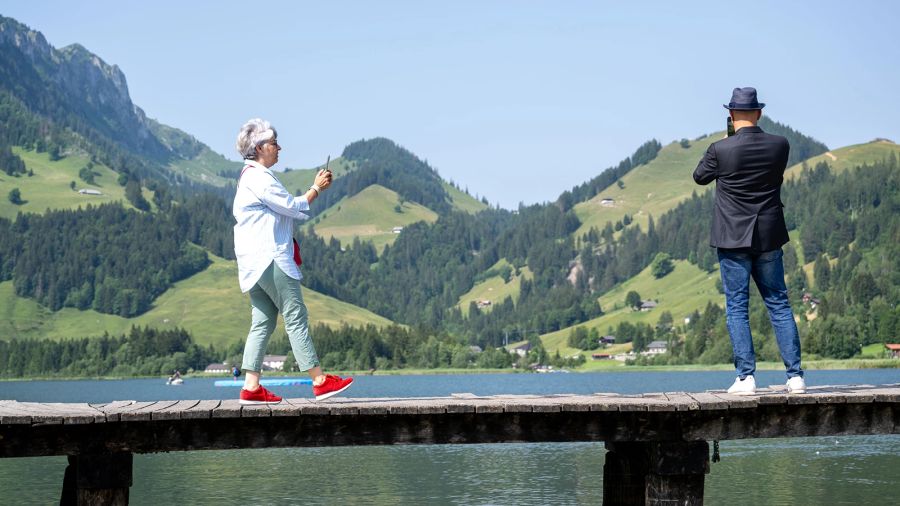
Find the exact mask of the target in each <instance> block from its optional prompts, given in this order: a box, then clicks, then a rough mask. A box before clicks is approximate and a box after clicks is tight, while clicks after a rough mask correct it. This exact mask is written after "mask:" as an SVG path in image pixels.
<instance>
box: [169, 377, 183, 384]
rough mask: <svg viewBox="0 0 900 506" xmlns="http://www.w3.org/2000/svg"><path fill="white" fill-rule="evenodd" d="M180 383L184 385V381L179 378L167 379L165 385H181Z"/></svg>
mask: <svg viewBox="0 0 900 506" xmlns="http://www.w3.org/2000/svg"><path fill="white" fill-rule="evenodd" d="M182 383H184V380H183V379H181V378H175V379H172V378H169V379H167V380H166V385H181V384H182Z"/></svg>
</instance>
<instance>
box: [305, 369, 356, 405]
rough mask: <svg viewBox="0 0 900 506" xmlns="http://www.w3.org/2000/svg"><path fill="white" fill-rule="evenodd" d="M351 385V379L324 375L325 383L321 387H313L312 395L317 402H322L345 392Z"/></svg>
mask: <svg viewBox="0 0 900 506" xmlns="http://www.w3.org/2000/svg"><path fill="white" fill-rule="evenodd" d="M351 383H353V378H341V377H340V376H335V375H334V374H326V375H325V381H323V382H322V384H321V385H319V386H315V385H313V395H315V396H316V400H317V401H324V400H325V399H327V398H329V397H332V396H335V395H337V394H339V393H341V392H343V391H344V390H347V389H348V388H350V384H351Z"/></svg>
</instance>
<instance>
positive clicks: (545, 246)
mask: <svg viewBox="0 0 900 506" xmlns="http://www.w3.org/2000/svg"><path fill="white" fill-rule="evenodd" d="M0 63H2V64H3V65H2V66H0V120H2V121H0V169H2V173H0V194H6V195H8V198H7V200H6V201H4V202H2V203H0V300H2V311H0V316H2V318H3V320H2V321H0V333H5V334H6V335H7V336H9V337H17V338H21V339H28V340H30V339H31V338H40V337H51V338H63V337H80V336H97V335H101V334H103V333H104V332H110V333H113V334H115V333H120V332H123V331H124V329H125V328H126V327H130V326H131V325H135V324H137V325H142V326H146V327H150V328H160V329H163V330H164V331H165V332H174V331H175V330H174V329H172V327H173V326H176V325H177V326H180V327H184V328H187V329H189V330H190V331H191V333H192V334H193V335H194V338H195V340H196V341H197V342H200V343H209V344H213V345H215V346H217V347H220V348H217V349H218V350H219V351H221V350H222V348H221V346H228V343H234V342H239V341H240V338H241V334H243V333H244V332H245V329H243V325H245V324H246V313H245V311H246V301H245V299H244V298H243V296H241V295H240V293H239V292H238V291H237V289H236V286H235V283H234V278H235V276H234V269H235V266H234V262H233V245H232V243H231V241H232V234H231V227H232V226H233V218H232V217H231V215H230V192H231V191H232V188H233V187H232V186H231V185H232V184H233V181H234V180H235V178H236V176H237V173H238V170H239V165H240V164H235V163H233V162H227V160H225V159H224V158H223V157H221V156H220V155H218V154H216V153H213V152H212V151H211V150H209V149H208V148H207V147H205V146H203V145H202V143H199V142H197V141H196V139H193V138H192V137H191V136H190V135H188V134H185V133H184V132H181V131H180V130H178V129H176V128H173V127H168V126H165V125H161V124H159V123H157V122H155V121H153V120H151V119H149V118H147V117H146V115H145V114H144V113H143V111H141V110H140V109H139V108H138V107H136V106H135V105H134V104H133V103H132V102H131V100H130V98H129V97H128V89H127V85H126V83H125V77H124V75H122V73H121V71H119V70H118V68H116V67H115V66H111V65H108V64H106V63H105V62H103V60H102V59H100V58H99V57H96V56H94V55H91V54H90V53H89V52H88V51H87V50H86V49H84V48H83V47H81V46H77V45H73V46H69V47H67V48H63V49H60V50H57V49H54V48H52V47H51V46H50V45H49V44H47V43H46V41H45V40H44V39H43V37H42V36H41V35H40V34H39V33H37V32H34V31H31V30H28V29H27V27H24V26H22V25H21V24H18V23H16V22H15V21H14V20H10V19H8V18H2V19H0ZM763 128H764V129H765V130H767V131H770V132H774V133H779V134H782V135H785V136H787V137H788V138H789V140H790V142H791V145H792V151H791V163H797V164H800V165H799V167H800V168H799V169H792V170H799V171H800V173H799V177H794V178H792V179H789V180H788V182H787V183H786V184H785V190H784V192H783V198H784V200H785V203H786V205H787V207H786V216H787V219H788V222H789V227H790V229H791V236H792V238H793V239H794V241H793V244H792V245H791V246H789V247H788V248H786V249H785V259H786V260H785V262H786V273H787V277H788V279H789V283H790V284H791V287H792V289H793V290H794V291H793V292H792V293H797V294H799V293H802V292H804V291H807V292H809V294H810V297H812V299H808V300H813V299H814V300H817V301H819V302H817V303H816V304H818V306H817V309H816V310H812V309H811V308H810V307H809V306H808V305H807V306H802V307H804V309H807V310H809V311H806V312H804V313H803V315H804V316H803V318H806V320H803V321H802V325H803V330H802V332H803V335H804V339H807V340H808V342H809V345H810V349H812V350H815V353H819V354H821V355H822V356H849V355H848V353H849V354H852V353H853V349H854V347H856V346H857V345H858V344H871V342H872V341H871V340H872V339H874V337H872V336H882V335H884V336H888V335H893V334H895V332H894V331H895V330H896V329H900V313H898V311H897V309H896V308H897V307H898V304H897V302H898V301H900V293H898V289H897V288H896V287H897V286H900V280H898V279H897V273H898V271H900V267H898V266H897V265H896V263H897V259H898V258H900V253H898V251H897V240H896V237H898V233H900V232H898V230H900V228H898V227H900V221H898V219H897V217H896V216H897V215H900V213H898V212H897V211H898V210H897V207H896V202H897V195H898V194H900V182H898V181H900V175H898V168H897V160H896V156H894V155H895V149H894V145H893V144H892V143H887V142H884V141H880V142H876V143H870V144H868V145H863V146H851V147H848V148H838V149H834V150H832V151H830V152H829V151H828V147H827V146H825V145H823V144H821V143H819V142H817V141H815V140H814V139H811V138H809V137H808V136H805V135H804V134H802V133H800V132H797V131H795V130H793V129H791V128H790V127H787V126H785V125H781V124H778V123H776V122H772V121H769V120H768V119H767V118H766V119H765V122H764V123H763ZM721 136H722V134H721V133H715V134H713V135H709V136H706V135H705V136H701V137H698V138H695V139H693V140H688V139H682V140H680V141H676V142H672V143H670V144H668V145H666V146H663V145H662V144H661V143H659V142H658V141H656V140H651V141H648V142H646V143H644V144H642V145H641V146H639V147H638V148H637V149H636V150H635V151H634V152H633V154H632V155H630V156H629V157H627V158H625V159H623V160H622V162H620V163H619V164H618V165H616V166H614V167H610V168H609V169H607V170H605V171H598V174H597V175H596V176H595V177H594V178H591V179H590V180H589V181H586V182H584V183H581V184H577V185H576V186H574V187H573V188H572V190H570V191H568V192H564V193H563V194H562V195H561V196H560V197H559V198H558V199H557V201H555V202H553V203H550V204H535V205H529V206H524V205H523V206H520V208H519V209H517V210H515V211H508V210H504V209H497V208H491V207H490V206H488V205H487V204H486V202H479V201H478V200H476V199H474V198H472V197H471V196H469V195H468V194H467V193H466V192H464V191H461V190H460V189H459V188H457V187H455V186H454V185H452V184H451V183H448V182H447V181H445V180H444V179H443V178H442V177H441V176H440V174H438V173H437V171H436V170H434V169H433V168H432V167H431V166H430V165H429V164H428V162H427V161H426V160H425V159H424V158H422V157H420V156H419V155H417V154H414V153H412V152H410V151H409V150H407V149H405V148H404V147H403V146H402V145H400V144H398V143H397V142H394V141H393V140H390V139H386V138H381V137H376V138H372V139H362V140H359V141H355V142H352V143H350V144H348V145H347V147H346V148H345V149H344V151H343V152H342V153H341V156H339V157H337V158H335V160H334V161H332V162H331V165H330V166H329V167H330V168H331V169H332V170H333V171H334V173H335V175H336V179H335V183H334V185H333V186H332V188H331V189H330V190H329V191H327V192H324V193H323V195H322V196H321V198H319V199H317V200H316V202H314V204H313V209H312V212H311V214H312V215H313V219H312V220H311V221H310V222H307V223H306V224H303V225H301V226H298V228H297V229H296V230H295V235H296V236H297V237H298V238H299V239H300V240H301V243H302V249H303V257H304V276H305V277H304V285H305V287H306V288H305V289H306V290H308V293H309V302H310V306H311V308H312V309H313V310H312V311H311V312H312V313H313V318H319V320H318V321H320V322H325V323H328V324H330V325H331V327H330V330H323V331H322V332H323V333H324V334H327V335H328V336H330V337H329V339H330V340H328V341H327V342H325V343H323V350H327V353H324V352H323V364H326V366H328V367H346V368H357V367H359V368H366V369H368V368H371V367H376V366H377V367H379V368H381V367H403V366H404V365H407V364H425V365H424V366H427V367H439V366H449V365H451V364H452V365H454V366H455V367H466V366H468V365H471V364H476V363H478V364H482V365H483V366H489V367H501V366H502V367H505V366H508V365H509V364H510V362H511V360H512V358H511V357H509V356H508V355H506V354H505V353H502V352H496V350H495V348H496V347H497V346H500V345H502V344H504V343H505V342H509V341H510V340H512V341H523V340H527V341H529V342H531V343H532V344H533V345H534V350H533V352H531V353H530V354H529V355H528V356H527V357H523V358H521V359H517V360H518V365H520V366H521V367H528V366H530V365H532V364H534V363H542V364H547V363H553V364H555V365H558V366H572V365H576V364H578V363H579V361H581V360H583V357H584V356H585V353H586V352H589V351H591V350H593V349H595V345H596V339H595V335H596V334H600V333H604V334H605V333H607V332H610V331H612V332H615V333H616V334H617V338H618V339H620V340H621V341H622V343H621V346H622V347H634V348H635V349H636V350H640V349H641V348H642V347H643V346H645V345H646V344H647V343H648V342H649V340H650V339H661V340H666V341H668V342H670V344H671V348H672V351H671V354H669V355H667V356H666V357H665V359H666V360H674V361H703V362H705V363H716V362H723V361H724V362H727V360H728V357H727V356H725V354H726V353H727V350H728V346H727V336H724V335H723V333H722V332H723V330H722V329H724V320H723V316H722V314H721V308H720V307H719V304H720V303H721V297H720V296H719V294H718V293H717V290H716V284H715V278H716V276H715V256H714V254H713V252H712V250H711V249H710V248H709V247H708V238H707V235H708V227H709V224H708V220H709V216H710V215H711V206H712V198H711V192H710V191H709V187H698V186H696V185H694V184H693V181H692V179H691V177H690V174H691V171H692V170H693V169H694V167H695V166H696V163H697V161H698V160H699V159H700V157H701V156H702V154H703V151H704V150H705V149H706V148H707V147H708V145H709V144H710V143H711V142H713V141H714V140H715V139H717V138H721ZM822 156H824V157H825V158H827V160H826V161H828V160H830V161H831V162H840V161H844V162H845V164H846V165H845V166H834V167H833V168H832V167H831V166H829V165H828V164H827V163H826V164H818V163H813V162H814V161H815V160H816V158H815V157H822ZM804 161H805V163H806V165H807V166H808V167H809V170H803V169H802V167H803V162H804ZM585 163H591V161H590V160H586V161H585ZM860 163H865V164H866V166H865V167H864V168H862V169H858V170H852V171H851V170H845V169H846V168H848V167H850V166H855V165H858V164H860ZM319 168H321V167H316V168H310V169H299V170H286V171H285V172H283V173H280V174H279V178H280V179H281V180H282V181H283V182H284V183H285V185H286V186H287V187H288V189H289V190H293V191H298V192H302V191H305V189H306V188H308V186H309V184H310V183H311V182H312V179H313V176H314V174H315V172H316V171H317V170H318V169H319ZM217 185H218V186H217ZM79 189H83V190H90V191H85V192H84V193H81V192H78V191H76V190H79ZM14 190H15V191H14ZM86 204H101V205H90V206H89V205H86ZM651 216H652V218H653V219H652V220H651ZM399 227H402V229H400V228H399ZM395 228H396V230H395ZM396 232H399V233H396ZM794 244H796V246H794ZM632 291H634V292H639V295H640V296H641V297H642V298H643V299H645V300H654V301H656V302H657V303H658V307H657V309H654V310H652V311H649V312H640V311H633V310H631V309H630V308H627V307H625V302H624V299H625V297H626V296H628V295H629V292H632ZM798 296H799V295H798ZM488 302H489V303H488ZM795 303H796V304H797V305H798V307H801V305H802V304H808V302H806V300H804V301H801V300H799V299H798V300H797V301H795ZM752 311H753V314H754V317H753V318H752V322H753V325H754V332H758V333H759V335H761V336H765V335H766V332H767V330H766V328H767V327H766V326H765V325H762V323H761V322H763V323H764V322H765V315H764V313H762V312H760V311H761V309H760V307H753V308H752ZM762 311H764V309H762ZM807 313H809V314H810V315H811V316H809V317H806V316H805V314H807ZM685 318H690V322H691V323H685V324H682V323H681V322H685V321H686V320H685ZM391 322H397V323H399V324H404V325H407V327H405V328H404V327H398V326H391V325H390V323H391ZM369 324H372V325H371V326H368V325H369ZM654 324H656V325H655V326H654ZM347 325H352V327H350V326H347ZM364 325H366V326H367V327H366V328H363V326H364ZM335 329H338V330H335ZM379 329H380V330H379ZM610 329H612V330H610ZM133 333H134V332H133ZM143 333H144V334H147V332H143ZM152 333H153V332H150V334H152ZM138 334H141V332H137V333H136V335H138ZM841 336H851V337H852V338H851V337H841ZM138 337H139V336H138ZM136 338H137V337H136ZM842 339H843V341H842ZM766 342H768V341H766ZM805 344H806V343H805ZM471 345H477V346H479V347H481V348H483V349H484V350H487V351H486V352H485V354H483V355H479V356H474V355H471V354H472V353H474V352H472V351H471V348H470V346H471ZM760 346H761V348H760V352H761V354H762V356H769V355H770V354H771V348H770V347H766V345H765V344H761V345H760ZM210 350H211V351H210V352H209V353H213V351H212V348H210ZM848 350H849V351H848ZM172 351H173V352H174V351H175V350H172ZM553 352H560V355H559V356H554V355H550V354H551V353H553ZM217 353H218V352H217ZM234 353H239V350H238V351H235V352H234ZM573 354H577V355H578V356H579V357H580V358H579V357H576V358H571V355H573ZM563 355H566V356H563ZM485 357H487V358H485ZM2 360H3V353H2V341H0V368H2V367H3V364H2ZM485 364H488V365H485ZM97 370H101V369H97ZM141 370H144V369H141ZM0 374H2V371H0Z"/></svg>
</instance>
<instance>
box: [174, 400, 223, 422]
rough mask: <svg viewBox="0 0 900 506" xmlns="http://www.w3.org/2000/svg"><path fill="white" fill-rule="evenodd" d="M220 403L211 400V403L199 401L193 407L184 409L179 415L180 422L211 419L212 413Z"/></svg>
mask: <svg viewBox="0 0 900 506" xmlns="http://www.w3.org/2000/svg"><path fill="white" fill-rule="evenodd" d="M221 403H222V401H218V400H212V401H200V402H198V403H197V404H196V405H195V406H193V407H191V408H188V409H185V410H184V411H182V413H181V419H182V420H196V419H205V418H212V412H213V410H214V409H216V408H218V407H219V404H221Z"/></svg>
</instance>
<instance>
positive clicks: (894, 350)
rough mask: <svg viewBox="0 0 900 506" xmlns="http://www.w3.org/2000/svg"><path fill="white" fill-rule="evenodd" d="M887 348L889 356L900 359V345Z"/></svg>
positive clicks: (886, 345) (887, 346)
mask: <svg viewBox="0 0 900 506" xmlns="http://www.w3.org/2000/svg"><path fill="white" fill-rule="evenodd" d="M884 347H885V348H887V351H888V354H889V355H890V356H891V358H900V343H898V344H885V345H884Z"/></svg>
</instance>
